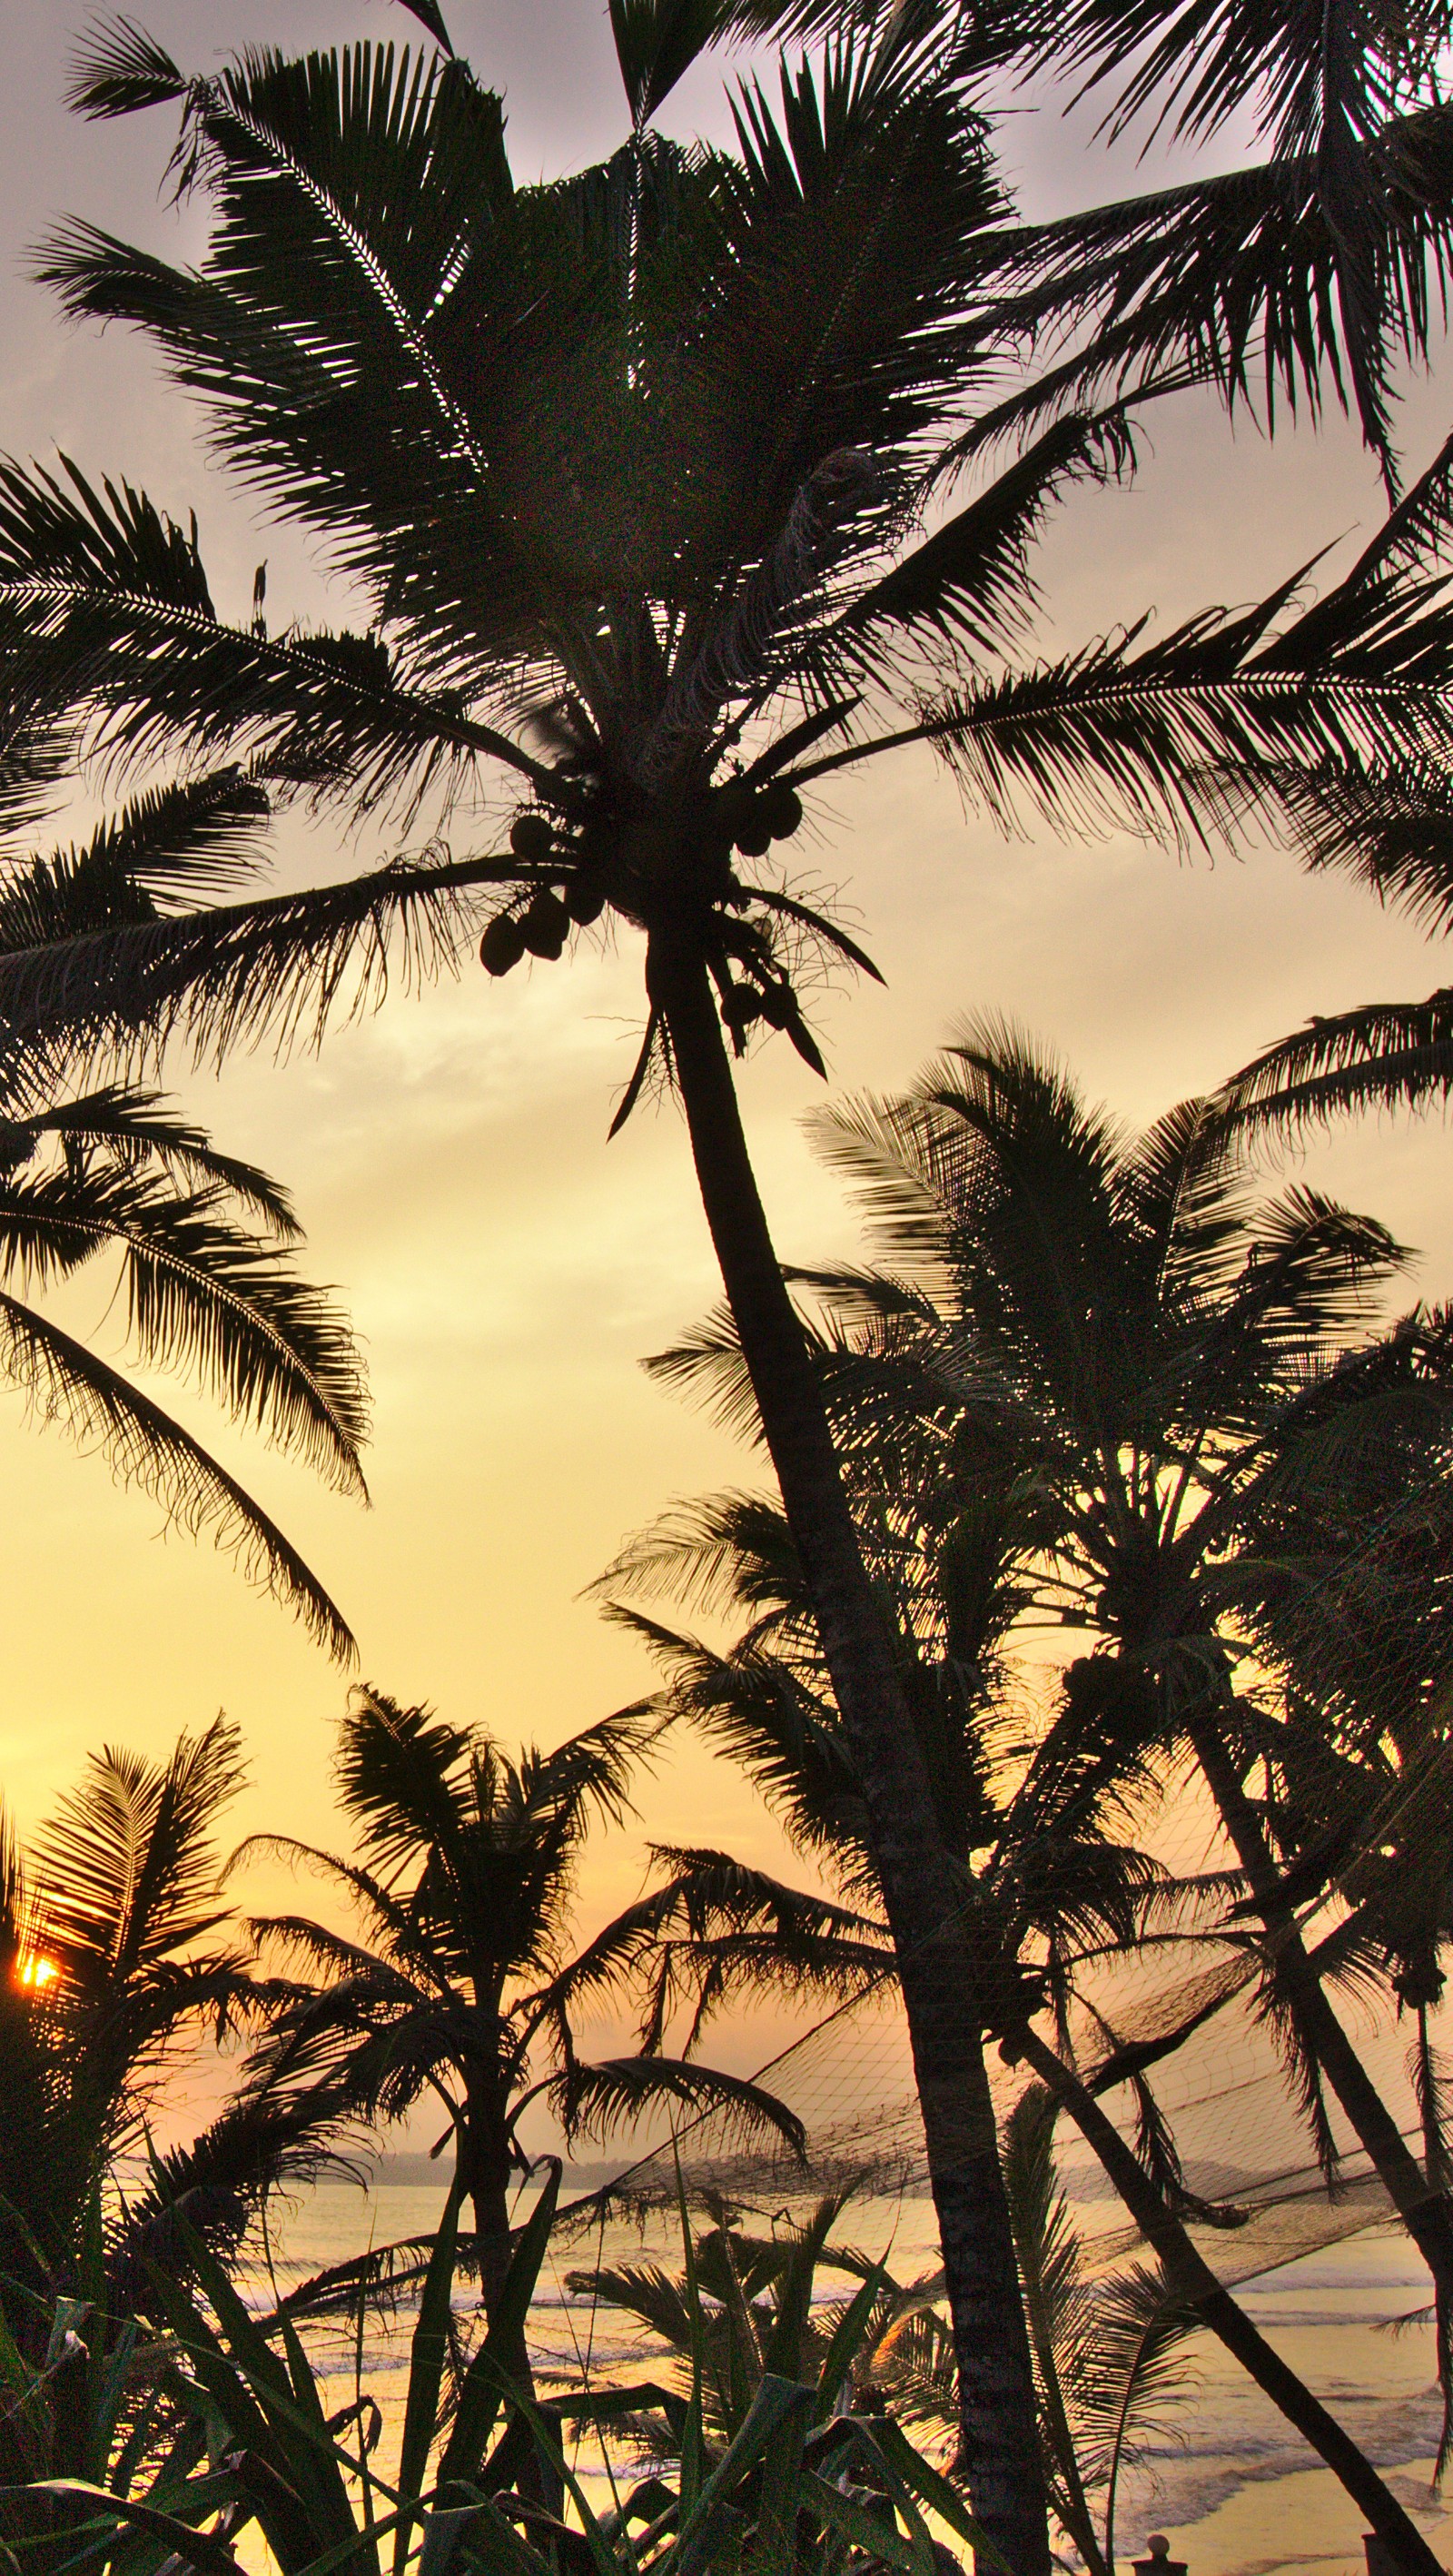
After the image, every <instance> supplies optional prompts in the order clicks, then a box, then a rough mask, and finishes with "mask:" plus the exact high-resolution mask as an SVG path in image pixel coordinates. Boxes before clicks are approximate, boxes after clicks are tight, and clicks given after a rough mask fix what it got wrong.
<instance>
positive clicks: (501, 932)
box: [479, 912, 525, 975]
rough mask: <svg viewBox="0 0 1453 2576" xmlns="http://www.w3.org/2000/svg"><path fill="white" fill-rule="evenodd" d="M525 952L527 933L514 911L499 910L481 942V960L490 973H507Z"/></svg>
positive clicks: (486, 970) (516, 964)
mask: <svg viewBox="0 0 1453 2576" xmlns="http://www.w3.org/2000/svg"><path fill="white" fill-rule="evenodd" d="M524 953H525V934H524V930H523V927H522V926H521V924H520V923H519V922H518V921H517V920H516V919H515V916H514V914H513V913H512V912H497V913H496V914H495V917H494V919H493V921H492V922H491V923H490V925H489V928H488V929H487V930H486V932H485V934H484V937H483V938H482V939H481V941H480V943H479V962H480V964H481V966H482V967H483V968H484V970H485V972H486V974H489V975H507V974H508V973H509V971H510V968H511V967H512V966H518V964H519V962H520V959H521V958H522V957H523V955H524Z"/></svg>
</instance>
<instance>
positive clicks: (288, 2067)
mask: <svg viewBox="0 0 1453 2576" xmlns="http://www.w3.org/2000/svg"><path fill="white" fill-rule="evenodd" d="M659 1731H660V1719H659V1718H658V1717H657V1716H655V1715H654V1714H649V1715H648V1714H647V1713H645V1712H643V1711H641V1710H634V1709H627V1710H622V1711H620V1712H618V1714H617V1715H615V1716H614V1717H609V1718H606V1719H603V1720H602V1721H601V1722H600V1724H598V1725H596V1726H592V1727H587V1728H586V1729H585V1730H584V1732H583V1733H581V1734H579V1735H575V1736H571V1737H570V1738H569V1739H568V1740H567V1741H566V1742H565V1743H564V1744H561V1745H558V1746H557V1747H556V1748H555V1750H554V1751H553V1752H551V1753H541V1752H538V1751H535V1750H533V1749H529V1750H526V1751H525V1752H524V1753H522V1754H521V1755H520V1756H519V1758H518V1759H517V1760H516V1759H512V1758H511V1757H510V1756H508V1755H507V1754H506V1753H505V1752H504V1751H503V1750H502V1749H501V1747H500V1746H499V1745H498V1744H497V1743H496V1742H495V1741H494V1740H493V1738H491V1737H489V1736H487V1735H485V1734H483V1733H480V1732H478V1731H472V1730H470V1729H468V1728H464V1727H456V1726H450V1725H447V1724H446V1723H445V1722H444V1721H443V1720H441V1719H438V1718H434V1717H432V1716H431V1715H430V1714H429V1712H428V1711H427V1710H426V1709H420V1708H402V1707H400V1706H399V1705H398V1704H397V1703H396V1702H395V1701H393V1700H391V1699H388V1698H385V1697H384V1696H383V1694H382V1693H380V1692H377V1691H373V1690H365V1691H360V1692H358V1693H356V1694H355V1696H354V1699H353V1702H352V1705H351V1707H350V1710H349V1712H348V1715H347V1716H346V1718H345V1719H344V1722H343V1727H342V1732H341V1739H340V1747H339V1756H338V1785H339V1794H340V1798H341V1803H342V1806H343V1809H344V1812H345V1814H346V1815H347V1816H349V1817H350V1818H351V1819H352V1820H353V1822H354V1824H355V1826H356V1828H357V1832H358V1841H359V1848H360V1855H361V1856H360V1858H358V1859H356V1860H351V1859H344V1858H340V1857H339V1856H338V1855H336V1854H334V1853H331V1852H325V1851H320V1850H317V1849H315V1848H314V1847H313V1846H312V1845H309V1844H305V1843H299V1842H296V1841H294V1840H293V1839H292V1838H291V1837H290V1836H286V1835H268V1836H265V1837H261V1838H259V1839H257V1840H255V1841H254V1842H253V1843H251V1844H249V1845H246V1846H244V1851H255V1850H258V1849H266V1850H267V1851H269V1852H271V1853H280V1854H282V1855H283V1856H285V1857H287V1858H288V1859H290V1860H293V1861H297V1862H300V1863H302V1864H304V1865H306V1866H309V1867H312V1868H315V1869H317V1870H319V1871H320V1872H321V1873H322V1874H323V1876H324V1877H325V1878H326V1879H327V1881H328V1882H329V1883H330V1884H331V1885H332V1886H333V1887H334V1888H335V1889H337V1890H338V1891H339V1892H341V1893H342V1894H343V1895H344V1896H345V1897H346V1898H347V1899H348V1900H349V1901H350V1903H351V1904H352V1906H353V1907H354V1908H355V1910H356V1912H357V1914H358V1916H359V1918H360V1923H359V1929H358V1932H357V1933H356V1934H355V1935H349V1934H347V1933H342V1932H338V1931H335V1930H333V1929H331V1928H330V1927H329V1926H328V1925H326V1924H323V1923H319V1922H316V1921H315V1920H313V1919H312V1918H311V1917H310V1916H306V1915H297V1914H287V1915H275V1916H266V1917H260V1918H258V1919H257V1920H256V1921H255V1922H254V1923H253V1925H252V1931H253V1934H254V1937H255V1938H256V1939H257V1940H258V1941H259V1942H260V1943H262V1944H263V1945H264V1947H265V1948H266V1949H268V1950H271V1951H273V1952H276V1953H278V1954H279V1955H280V1956H281V1957H282V1958H284V1959H286V1960H290V1961H292V1962H293V1963H294V1964H295V1965H300V1966H301V1967H302V1968H304V1969H305V1970H306V1971H307V1972H308V1975H307V1979H306V1981H295V1982H293V1983H292V1984H287V1983H284V1982H280V1983H278V1984H277V1985H275V1986H274V1988H273V1989H272V2005H271V2013H272V2018H271V2028H270V2030H269V2032H268V2034H267V2036H266V2038H265V2039H264V2040H263V2042H262V2043H261V2044H260V2046H259V2047H258V2049H257V2050H256V2051H255V2052H254V2055H253V2058H252V2061H251V2065H250V2071H249V2081H248V2084H246V2085H245V2086H244V2088H243V2093H242V2100H243V2101H244V2102H246V2101H247V2100H248V2099H249V2098H253V2097H257V2098H261V2099H262V2100H264V2101H266V2102H269V2103H273V2104H281V2103H291V2104H294V2105H296V2107H297V2110H298V2114H299V2117H300V2118H302V2116H303V2115H304V2114H305V2112H306V2109H307V2106H308V2104H309V2103H310V2102H314V2101H315V2102H317V2103H318V2104H319V2114H320V2120H322V2121H323V2122H324V2124H326V2122H327V2121H328V2120H330V2119H334V2118H336V2117H338V2116H339V2115H340V2114H342V2115H344V2116H348V2117H352V2118H361V2119H365V2120H370V2121H371V2120H376V2119H379V2118H382V2119H386V2120H393V2119H399V2118H402V2117H404V2116H406V2115H407V2114H408V2113H409V2112H411V2111H413V2110H414V2109H415V2108H416V2106H417V2105H418V2104H420V2103H421V2102H423V2101H426V2100H427V2098H428V2097H429V2096H430V2095H433V2096H434V2097H435V2099H436V2101H437V2103H438V2105H439V2108H440V2110H441V2111H442V2113H443V2115H444V2118H445V2121H446V2123H447V2125H446V2127H445V2129H444V2132H443V2135H442V2137H441V2139H440V2142H439V2143H440V2147H441V2149H442V2148H443V2147H444V2146H450V2147H452V2149H453V2159H454V2172H455V2176H456V2182H457V2186H458V2189H459V2191H460V2193H461V2195H462V2196H463V2197H465V2198H467V2199H468V2200H469V2202H470V2204H471V2206H472V2209H473V2214H474V2245H473V2255H474V2261H475V2264H476V2267H477V2269H478V2273H479V2277H480V2281H481V2284H482V2287H483V2292H484V2301H485V2307H486V2310H487V2311H492V2310H493V2308H494V2306H495V2303H496V2301H497V2299H498V2296H499V2292H500V2289H501V2286H502V2284H503V2281H504V2278H505V2274H506V2272H507V2270H508V2268H509V2261H510V2252H511V2241H512V2240H511V2225H510V2195H511V2191H512V2189H513V2188H514V2187H515V2186H516V2184H517V2183H518V2181H520V2180H521V2179H523V2178H525V2177H527V2176H528V2175H529V2173H530V2171H531V2169H532V2160H531V2158H530V2156H529V2154H528V2153H527V2152H526V2150H525V2148H524V2147H523V2146H522V2144H521V2141H520V2134H519V2133H520V2124H521V2122H522V2120H523V2119H524V2118H525V2116H526V2114H527V2113H528V2112H529V2111H530V2110H531V2109H532V2108H535V2107H536V2106H540V2107H541V2108H543V2107H545V2106H547V2105H548V2107H549V2109H550V2110H551V2111H552V2112H553V2113H554V2116H555V2118H556V2120H557V2121H558V2123H559V2126H560V2128H561V2129H562V2131H563V2133H564V2135H565V2137H566V2139H567V2140H569V2141H572V2142H573V2141H574V2140H576V2139H577V2138H581V2137H590V2136H600V2135H602V2134H608V2133H609V2132H610V2131H612V2130H613V2129H615V2128H617V2127H619V2126H620V2125H622V2124H623V2123H626V2122H629V2121H632V2120H634V2119H637V2118H639V2117H641V2116H642V2115H643V2114H647V2113H650V2112H651V2111H655V2110H660V2109H661V2108H663V2107H666V2108H670V2107H672V2106H676V2107H677V2108H683V2107H684V2108H688V2109H690V2108H700V2107H703V2106H712V2107H718V2108H721V2109H724V2110H725V2111H726V2112H727V2113H728V2114H729V2116H730V2117H731V2118H732V2119H733V2120H735V2121H737V2122H739V2123H740V2124H741V2126H742V2127H743V2129H744V2130H746V2131H748V2132H750V2131H752V2130H753V2129H762V2128H767V2129H770V2130H772V2131H773V2132H774V2133H775V2134H776V2135H778V2136H780V2137H782V2138H784V2139H786V2141H787V2142H788V2144H789V2145H790V2146H791V2147H793V2148H794V2149H800V2147H801V2144H802V2133H801V2130H800V2127H799V2126H798V2124H797V2122H796V2121H795V2120H794V2119H793V2118H792V2116H791V2114H790V2113H789V2112H787V2111H786V2110H785V2109H784V2107H783V2106H782V2105H781V2104H780V2103H778V2102H777V2101H775V2100H774V2098H773V2097H772V2096H771V2095H770V2094H767V2093H764V2092H762V2091H761V2090H760V2089H759V2088H758V2087H756V2086H754V2085H752V2084H749V2083H747V2082H745V2081H743V2080H742V2079H741V2078H739V2077H735V2076H730V2075H727V2074H724V2073H721V2072H719V2071H718V2070H716V2069H713V2068H711V2067H707V2066H700V2065H697V2064H694V2063H691V2062H689V2061H688V2060H687V2059H684V2058H673V2057H670V2056H667V2055H665V2054H663V2052H662V2050H661V2047H660V2042H659V2034H658V2035H657V2036H656V2037H655V2039H654V2043H653V2044H648V2045H647V2046H645V2047H643V2049H642V2051H641V2053H640V2054H638V2055H634V2056H629V2057H616V2058H610V2059H607V2060H604V2061H597V2062H588V2061H586V2060H583V2059H582V2058H581V2057H580V2056H579V2055H578V2054H577V2050H576V2042H575V2028H574V2018H573V2017H574V2016H575V2015H577V2014H578V2013H579V2011H580V2010H581V2009H582V2008H584V2009H586V2010H588V2009H589V2008H590V2007H591V2005H592V2004H594V2005H597V2006H600V2005H603V2004H605V2003H607V2002H608V2001H609V2000H610V1999H611V1998H612V1997H613V1996H618V1995H619V1993H620V1992H621V1990H622V1989H623V1988H626V1989H629V1986H630V1983H631V1980H632V1978H633V1977H636V1976H637V1975H638V1974H639V1972H640V1971H641V1970H642V1968H643V1965H645V1964H646V1963H650V1962H653V1961H654V1959H655V1958H656V1956H657V1945H658V1943H659V1940H660V1938H661V1935H662V1933H663V1931H664V1930H666V1929H668V1928H669V1927H670V1925H671V1924H672V1922H673V1920H676V1919H679V1918H681V1917H683V1916H684V1915H685V1914H686V1913H687V1911H688V1910H689V1905H690V1900H691V1894H692V1891H691V1888H690V1884H689V1873H687V1874H682V1873H678V1874H677V1876H676V1877H675V1878H674V1879H673V1880H672V1881H671V1883H670V1884H669V1885H668V1886H667V1887H665V1888H663V1889H659V1890H657V1891H656V1892H655V1893H654V1894H653V1895H652V1896H651V1897H649V1898H647V1899H644V1900H642V1901H640V1902H639V1903H638V1904H636V1905H635V1906H633V1907H631V1908H629V1909H628V1910H627V1911H626V1913H625V1914H623V1915H621V1916H618V1917H617V1918H616V1919H615V1921H614V1922H612V1923H609V1924H607V1925H606V1926H605V1928H604V1929H603V1930H602V1931H600V1932H598V1933H597V1934H596V1936H595V1938H594V1939H593V1940H591V1941H589V1942H587V1944H586V1945H585V1947H584V1948H583V1949H582V1950H580V1951H578V1952H576V1953H575V1954H574V1955H571V1953H570V1950H569V1933H570V1918H571V1911H572V1899H573V1895H574V1886H575V1874H576V1868H577V1865H578V1862H579V1859H580V1854H581V1848H582V1845H583V1843H584V1840H585V1837H586V1834H587V1832H588V1830H589V1827H590V1824H591V1822H592V1820H593V1819H595V1818H602V1817H603V1818H605V1819H606V1820H608V1821H613V1822H619V1821H620V1820H621V1819H622V1817H623V1816H624V1815H625V1813H626V1811H627V1795H628V1790H629V1786H630V1781H631V1776H632V1773H633V1772H634V1771H635V1770H636V1769H637V1768H638V1767H639V1765H640V1763H641V1762H642V1760H643V1758H644V1757H645V1756H646V1754H647V1753H648V1751H649V1749H650V1746H651V1744H652V1743H653V1741H654V1739H655V1737H656V1735H657V1734H658V1733H659ZM809 1911H810V1909H809V1908H808V1907H807V1906H806V1904H805V1905H804V1920H806V1919H807V1916H808V1913H809ZM817 1912H818V1914H819V1915H820V1917H821V1918H822V1921H823V1923H824V1924H826V1923H828V1922H838V1921H841V1920H843V1918H842V1917H841V1916H840V1915H838V1914H836V1913H835V1910H834V1909H831V1908H818V1909H817ZM401 2250H402V2251H404V2252H405V2253H407V2252H410V2251H412V2250H413V2249H408V2248H406V2249H401ZM382 2259H384V2260H387V2254H386V2253H385V2255H384V2256H383V2258H382ZM379 2267H380V2255H378V2254H375V2255H374V2256H373V2257H371V2258H369V2260H368V2261H367V2262H366V2263H365V2264H364V2265H363V2266H362V2267H359V2266H352V2267H349V2266H345V2267H343V2271H342V2273H340V2274H338V2275H336V2276H333V2275H330V2276H328V2277H327V2279H326V2281H324V2280H320V2281H319V2282H318V2283H316V2284H312V2285H310V2289H311V2290H312V2291H313V2293H314V2295H315V2296H316V2294H317V2292H318V2290H320V2289H321V2288H324V2287H327V2288H331V2289H334V2290H336V2289H337V2288H338V2287H339V2286H340V2285H341V2284H342V2283H343V2281H344V2280H345V2278H346V2280H347V2282H348V2283H352V2282H353V2281H355V2280H361V2279H363V2278H364V2277H365V2276H372V2275H375V2274H376V2273H377V2272H378V2270H379Z"/></svg>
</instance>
